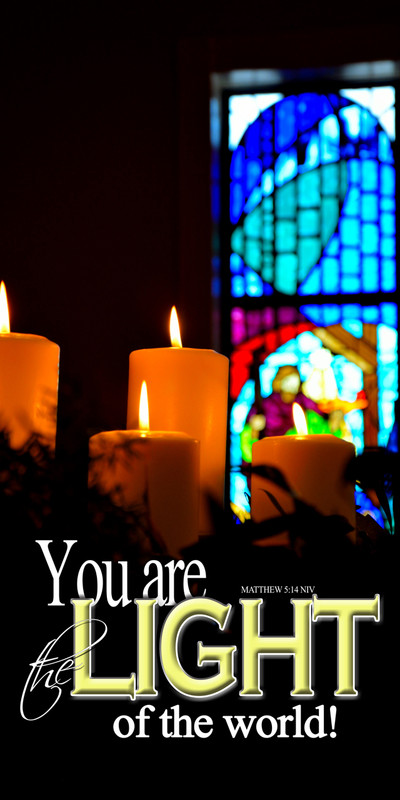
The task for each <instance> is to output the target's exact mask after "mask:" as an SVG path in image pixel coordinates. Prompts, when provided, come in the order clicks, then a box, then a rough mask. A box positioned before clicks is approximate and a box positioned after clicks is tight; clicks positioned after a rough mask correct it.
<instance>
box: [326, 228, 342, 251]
mask: <svg viewBox="0 0 400 800" xmlns="http://www.w3.org/2000/svg"><path fill="white" fill-rule="evenodd" d="M325 252H326V254H327V255H328V256H337V255H338V254H339V237H338V235H337V234H336V233H335V234H334V235H333V236H332V238H331V239H330V240H329V242H328V244H327V246H326V248H325Z"/></svg>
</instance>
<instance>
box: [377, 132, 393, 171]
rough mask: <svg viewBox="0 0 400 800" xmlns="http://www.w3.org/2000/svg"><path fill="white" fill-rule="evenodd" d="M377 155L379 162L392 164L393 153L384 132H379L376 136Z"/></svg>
mask: <svg viewBox="0 0 400 800" xmlns="http://www.w3.org/2000/svg"><path fill="white" fill-rule="evenodd" d="M378 143H379V144H378V154H379V160H380V161H386V162H388V163H390V164H392V163H393V151H392V146H391V144H390V140H389V137H388V135H387V133H386V132H385V131H379V135H378Z"/></svg>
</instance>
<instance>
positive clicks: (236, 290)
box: [231, 275, 245, 297]
mask: <svg viewBox="0 0 400 800" xmlns="http://www.w3.org/2000/svg"><path fill="white" fill-rule="evenodd" d="M231 292H232V296H233V297H243V296H244V294H245V283H244V278H243V277H242V275H234V276H233V278H232V284H231Z"/></svg>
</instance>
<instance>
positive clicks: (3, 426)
mask: <svg viewBox="0 0 400 800" xmlns="http://www.w3.org/2000/svg"><path fill="white" fill-rule="evenodd" d="M59 359H60V348H59V347H58V345H57V344H54V342H51V341H49V339H46V338H45V337H44V336H34V335H32V334H24V333H11V332H10V326H9V317H8V305H7V296H6V290H5V286H4V283H2V284H1V288H0V430H4V431H6V432H7V433H8V435H9V444H10V446H11V447H12V448H14V449H19V448H21V447H23V446H24V444H25V443H26V441H27V440H28V439H29V438H30V437H31V436H32V435H33V434H34V435H36V436H37V437H38V439H39V440H40V441H41V442H42V443H43V444H44V445H47V446H48V447H50V449H51V450H54V448H55V443H56V431H57V399H58V367H59Z"/></svg>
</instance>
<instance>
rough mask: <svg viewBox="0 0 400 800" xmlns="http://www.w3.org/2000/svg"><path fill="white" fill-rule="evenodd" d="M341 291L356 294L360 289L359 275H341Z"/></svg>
mask: <svg viewBox="0 0 400 800" xmlns="http://www.w3.org/2000/svg"><path fill="white" fill-rule="evenodd" d="M341 288H342V292H344V293H346V292H347V293H348V294H356V293H357V292H360V291H361V279H360V276H359V275H343V276H342V280H341Z"/></svg>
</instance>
